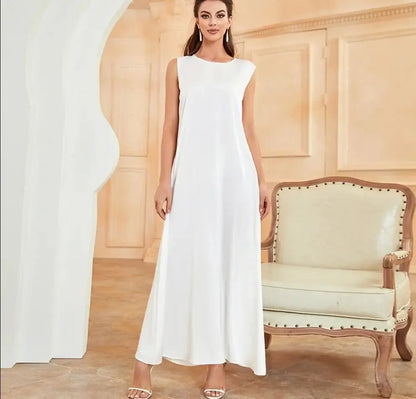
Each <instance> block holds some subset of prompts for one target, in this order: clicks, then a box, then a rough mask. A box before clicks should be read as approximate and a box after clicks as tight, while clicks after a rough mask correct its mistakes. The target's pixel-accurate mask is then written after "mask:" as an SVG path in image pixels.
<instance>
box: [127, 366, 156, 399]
mask: <svg viewBox="0 0 416 399" xmlns="http://www.w3.org/2000/svg"><path fill="white" fill-rule="evenodd" d="M151 368H152V365H151V364H147V363H143V362H142V361H140V360H136V364H135V366H134V376H133V384H132V387H140V388H144V389H147V390H148V391H152V385H151V381H150V369H151ZM127 397H128V398H148V397H149V393H147V392H144V391H140V390H137V389H129V392H128V396H127Z"/></svg>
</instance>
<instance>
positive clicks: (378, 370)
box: [372, 334, 394, 398]
mask: <svg viewBox="0 0 416 399" xmlns="http://www.w3.org/2000/svg"><path fill="white" fill-rule="evenodd" d="M372 338H373V340H374V342H375V344H376V349H377V354H376V364H375V377H376V385H377V389H378V391H379V393H380V395H381V396H382V397H383V398H389V397H390V396H391V393H392V388H391V384H390V376H389V369H390V358H391V352H392V350H393V344H394V334H377V335H376V336H374V337H372Z"/></svg>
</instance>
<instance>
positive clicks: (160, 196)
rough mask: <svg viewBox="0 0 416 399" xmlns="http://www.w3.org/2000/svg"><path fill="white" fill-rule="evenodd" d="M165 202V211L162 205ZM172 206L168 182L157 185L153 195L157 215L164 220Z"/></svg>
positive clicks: (170, 188)
mask: <svg viewBox="0 0 416 399" xmlns="http://www.w3.org/2000/svg"><path fill="white" fill-rule="evenodd" d="M165 201H166V210H165V209H163V205H164V203H165ZM171 206H172V187H171V185H170V182H162V183H159V186H158V187H157V190H156V193H155V208H156V212H157V213H158V215H159V216H160V217H161V218H162V219H163V220H165V218H166V214H167V213H169V212H170V209H171Z"/></svg>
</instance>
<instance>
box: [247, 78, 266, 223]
mask: <svg viewBox="0 0 416 399" xmlns="http://www.w3.org/2000/svg"><path fill="white" fill-rule="evenodd" d="M255 87H256V76H255V72H254V73H253V75H252V76H251V79H250V82H249V83H248V85H247V87H246V91H245V93H244V98H243V126H244V131H245V134H246V139H247V144H248V146H249V148H250V151H251V155H252V156H253V161H254V164H255V166H256V170H257V180H258V184H259V192H260V199H259V203H260V204H259V211H260V215H261V218H262V219H263V218H264V217H265V216H266V215H267V214H268V213H269V210H270V201H269V198H268V194H267V186H266V180H265V177H264V172H263V166H262V161H261V152H260V144H259V140H258V138H257V136H256V134H255V130H254V92H255Z"/></svg>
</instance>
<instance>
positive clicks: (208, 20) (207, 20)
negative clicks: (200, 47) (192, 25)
mask: <svg viewBox="0 0 416 399" xmlns="http://www.w3.org/2000/svg"><path fill="white" fill-rule="evenodd" d="M196 23H197V25H198V26H199V29H200V30H201V33H202V36H203V37H204V39H203V40H208V41H215V40H219V39H221V40H222V38H223V36H224V35H225V31H226V30H227V29H228V28H229V27H230V25H231V17H229V18H228V13H227V7H226V6H225V4H224V3H223V2H222V1H220V0H205V1H203V2H202V3H201V5H200V6H199V10H198V18H197V19H196Z"/></svg>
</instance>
